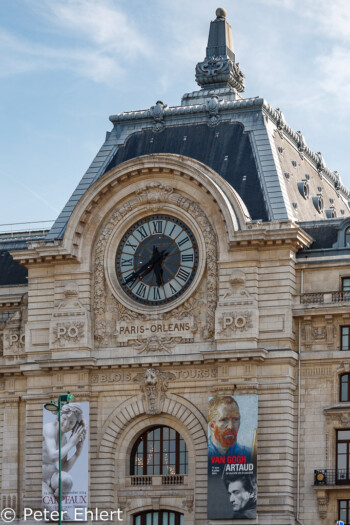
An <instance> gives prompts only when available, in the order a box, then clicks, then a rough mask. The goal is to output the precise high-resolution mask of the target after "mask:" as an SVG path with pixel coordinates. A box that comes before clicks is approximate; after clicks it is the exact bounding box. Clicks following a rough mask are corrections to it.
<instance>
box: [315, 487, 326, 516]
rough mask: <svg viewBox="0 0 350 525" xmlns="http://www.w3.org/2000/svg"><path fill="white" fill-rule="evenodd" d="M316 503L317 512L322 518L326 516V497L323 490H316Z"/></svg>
mask: <svg viewBox="0 0 350 525" xmlns="http://www.w3.org/2000/svg"><path fill="white" fill-rule="evenodd" d="M317 504H318V514H319V516H320V518H321V519H322V520H323V519H324V518H326V516H327V511H328V497H327V494H326V492H325V491H324V490H322V491H317Z"/></svg>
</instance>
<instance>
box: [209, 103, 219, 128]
mask: <svg viewBox="0 0 350 525" xmlns="http://www.w3.org/2000/svg"><path fill="white" fill-rule="evenodd" d="M219 108H220V106H219V99H218V97H217V96H214V97H211V99H210V100H208V101H207V111H208V113H209V125H210V126H215V125H216V124H218V122H219Z"/></svg>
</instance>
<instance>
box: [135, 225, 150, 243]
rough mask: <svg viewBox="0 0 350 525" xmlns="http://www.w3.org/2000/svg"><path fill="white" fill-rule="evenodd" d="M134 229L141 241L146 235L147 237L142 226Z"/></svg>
mask: <svg viewBox="0 0 350 525" xmlns="http://www.w3.org/2000/svg"><path fill="white" fill-rule="evenodd" d="M136 231H137V233H138V234H139V235H140V237H141V241H143V239H146V237H148V233H147V230H146V228H145V227H144V226H140V228H137V230H136Z"/></svg>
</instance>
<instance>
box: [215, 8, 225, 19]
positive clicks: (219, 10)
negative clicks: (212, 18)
mask: <svg viewBox="0 0 350 525" xmlns="http://www.w3.org/2000/svg"><path fill="white" fill-rule="evenodd" d="M215 14H216V18H226V16H227V13H226V9H224V8H223V7H218V8H217V10H216V11H215Z"/></svg>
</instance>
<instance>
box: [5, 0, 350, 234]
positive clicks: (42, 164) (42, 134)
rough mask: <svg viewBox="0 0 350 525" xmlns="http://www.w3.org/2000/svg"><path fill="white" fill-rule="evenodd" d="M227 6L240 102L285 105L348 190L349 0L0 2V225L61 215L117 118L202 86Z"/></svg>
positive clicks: (288, 115) (286, 112)
mask: <svg viewBox="0 0 350 525" xmlns="http://www.w3.org/2000/svg"><path fill="white" fill-rule="evenodd" d="M219 6H221V7H224V8H225V9H226V10H227V13H228V20H229V22H230V24H231V26H232V30H233V38H234V44H235V53H236V59H237V61H238V62H239V63H240V66H241V69H242V70H243V72H244V74H245V76H246V92H245V94H244V96H246V97H254V96H261V97H264V98H265V99H266V100H267V101H268V102H269V103H270V104H271V105H272V106H273V107H280V108H281V109H282V111H283V112H284V115H285V117H286V120H287V122H288V124H289V125H290V126H291V127H292V128H293V129H294V130H301V131H302V133H303V134H304V136H305V138H306V142H307V144H308V145H309V146H310V147H311V149H313V150H314V151H315V152H317V151H321V152H322V154H323V156H324V158H325V161H326V163H327V166H328V167H329V168H330V169H331V170H337V171H338V172H339V173H340V175H341V178H342V180H343V182H344V183H345V185H347V186H348V187H350V169H349V167H348V154H349V153H348V150H349V148H350V145H349V129H350V96H349V92H350V2H349V0H333V1H332V2H329V0H303V2H300V1H299V0H244V1H240V2H238V1H237V0H235V1H233V0H225V2H223V3H222V4H221V5H220V3H219V2H218V1H212V0H187V1H184V0H176V1H175V0H163V1H160V0H148V2H145V1H141V0H128V1H127V0H1V2H0V46H1V56H0V77H1V78H0V127H1V142H0V155H1V166H0V180H1V192H0V224H5V223H15V222H25V221H40V220H49V219H55V218H56V217H57V215H58V213H59V212H60V210H61V209H62V208H63V206H64V204H65V203H66V201H67V200H68V198H69V196H70V195H71V193H72V192H73V190H74V188H75V187H76V185H77V184H78V182H79V180H80V179H81V177H82V176H83V174H84V172H85V170H86V169H87V168H88V166H89V164H90V162H91V161H92V159H93V157H94V155H95V154H96V152H97V150H98V149H99V147H100V146H101V144H102V143H103V141H104V136H105V132H106V131H107V130H110V129H111V125H110V122H109V120H108V117H109V115H111V114H115V113H119V112H122V111H128V110H133V109H145V108H149V107H150V106H152V105H153V104H154V103H155V102H156V101H157V100H159V99H160V100H162V101H163V102H164V103H166V104H168V105H178V104H180V100H181V96H182V95H183V94H184V93H186V92H189V91H193V90H195V89H199V88H198V87H197V86H196V84H195V81H194V67H195V65H196V63H197V62H198V61H200V60H202V59H203V58H204V55H205V47H206V43H207V36H208V29H209V22H210V20H213V19H214V18H215V9H216V8H217V7H219ZM0 229H4V228H1V227H0Z"/></svg>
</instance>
